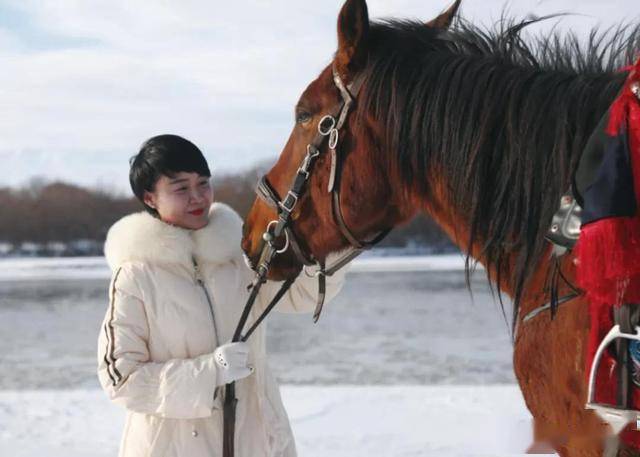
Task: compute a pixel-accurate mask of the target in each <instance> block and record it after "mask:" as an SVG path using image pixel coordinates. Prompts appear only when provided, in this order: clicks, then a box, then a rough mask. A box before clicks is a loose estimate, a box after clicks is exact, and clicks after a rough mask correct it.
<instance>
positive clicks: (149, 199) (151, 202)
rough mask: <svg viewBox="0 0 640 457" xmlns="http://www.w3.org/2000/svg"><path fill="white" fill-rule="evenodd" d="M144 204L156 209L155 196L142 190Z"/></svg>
mask: <svg viewBox="0 0 640 457" xmlns="http://www.w3.org/2000/svg"><path fill="white" fill-rule="evenodd" d="M143 201H144V204H145V205H147V206H148V207H150V208H153V209H157V208H156V196H155V195H154V194H152V193H151V192H149V191H146V190H145V192H144V198H143Z"/></svg>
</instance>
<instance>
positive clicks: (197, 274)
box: [193, 259, 220, 347]
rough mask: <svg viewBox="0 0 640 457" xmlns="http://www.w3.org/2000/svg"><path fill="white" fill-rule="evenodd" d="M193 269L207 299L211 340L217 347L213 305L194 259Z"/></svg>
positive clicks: (217, 334)
mask: <svg viewBox="0 0 640 457" xmlns="http://www.w3.org/2000/svg"><path fill="white" fill-rule="evenodd" d="M193 268H194V269H195V272H196V282H197V283H198V285H199V286H200V287H202V290H203V291H204V296H205V297H206V298H207V303H208V304H209V312H210V315H211V325H212V326H213V331H214V333H215V337H214V339H213V340H214V343H215V346H216V347H218V346H219V345H220V343H219V342H218V336H219V333H218V328H217V327H216V316H215V313H214V311H213V303H212V302H211V296H210V295H209V291H208V290H207V286H206V284H205V283H204V279H203V277H202V273H201V272H200V267H199V266H198V262H196V259H193Z"/></svg>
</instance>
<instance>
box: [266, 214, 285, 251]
mask: <svg viewBox="0 0 640 457" xmlns="http://www.w3.org/2000/svg"><path fill="white" fill-rule="evenodd" d="M273 224H276V225H277V224H278V221H271V222H269V224H267V229H266V230H265V232H264V235H263V236H262V238H263V239H264V240H265V241H266V242H267V243H269V244H270V245H271V246H273V242H274V238H273V235H272V234H271V231H270V230H271V226H272V225H273ZM287 249H289V234H288V233H287V231H286V230H285V232H284V247H283V248H282V249H276V254H283V253H284V252H286V251H287Z"/></svg>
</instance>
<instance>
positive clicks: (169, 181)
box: [144, 171, 213, 230]
mask: <svg viewBox="0 0 640 457" xmlns="http://www.w3.org/2000/svg"><path fill="white" fill-rule="evenodd" d="M144 202H145V203H146V204H147V205H149V206H150V207H152V208H154V209H155V210H156V211H158V214H159V216H160V219H161V220H162V221H164V222H166V223H168V224H172V225H176V226H178V227H182V228H185V229H191V230H198V229H201V228H202V227H204V226H206V225H207V224H208V223H209V207H210V206H211V203H212V202H213V190H212V189H211V183H210V180H209V178H207V177H206V176H202V175H199V174H198V173H187V172H184V171H182V172H180V173H176V175H175V176H173V177H169V176H165V175H162V176H161V177H160V179H158V181H157V182H156V185H155V189H154V190H153V192H145V194H144Z"/></svg>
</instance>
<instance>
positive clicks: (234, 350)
mask: <svg viewBox="0 0 640 457" xmlns="http://www.w3.org/2000/svg"><path fill="white" fill-rule="evenodd" d="M213 358H214V360H215V361H216V365H217V368H218V369H217V370H216V385H217V386H223V385H225V384H229V383H231V382H233V381H237V380H238V379H242V378H246V377H247V376H249V375H250V374H251V373H253V367H252V366H250V365H249V364H248V360H249V345H248V344H247V343H227V344H223V345H222V346H220V347H218V348H217V349H216V350H215V351H214V353H213Z"/></svg>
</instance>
